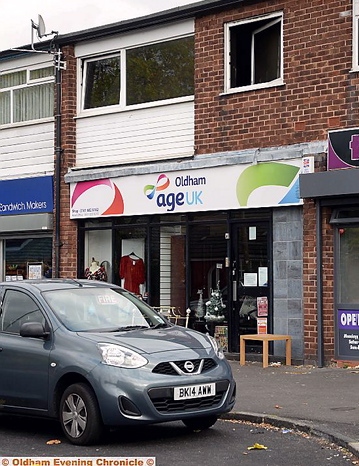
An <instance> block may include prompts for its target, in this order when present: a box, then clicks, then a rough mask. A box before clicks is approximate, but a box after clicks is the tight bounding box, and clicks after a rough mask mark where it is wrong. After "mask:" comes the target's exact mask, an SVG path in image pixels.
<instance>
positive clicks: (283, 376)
mask: <svg viewBox="0 0 359 466" xmlns="http://www.w3.org/2000/svg"><path fill="white" fill-rule="evenodd" d="M228 362H229V363H230V365H231V367H232V372H233V376H234V378H235V380H236V382H237V399H236V404H235V406H234V409H233V410H232V412H231V413H228V414H227V415H226V416H225V417H226V418H227V419H228V418H230V419H239V420H244V421H250V422H254V423H259V424H260V423H266V424H270V425H274V426H276V427H281V428H287V429H295V430H300V431H302V432H306V433H309V434H312V435H315V436H319V437H323V438H325V439H326V440H328V441H330V442H332V443H335V444H337V445H339V446H341V447H344V448H346V449H348V450H349V451H350V452H351V453H353V454H354V455H355V456H357V457H358V458H359V366H358V367H351V368H340V367H336V366H328V367H323V368H320V367H316V366H310V365H299V366H296V365H292V366H285V365H283V364H282V363H280V362H278V363H277V362H274V363H271V364H270V365H269V367H267V368H265V369H264V368H263V367H262V364H261V362H246V365H245V366H240V364H239V359H237V360H235V359H233V360H231V359H228Z"/></svg>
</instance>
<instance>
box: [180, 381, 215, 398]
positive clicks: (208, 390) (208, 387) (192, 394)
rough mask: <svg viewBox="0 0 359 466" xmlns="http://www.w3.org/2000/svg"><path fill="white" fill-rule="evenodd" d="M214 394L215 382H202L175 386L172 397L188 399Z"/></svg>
mask: <svg viewBox="0 0 359 466" xmlns="http://www.w3.org/2000/svg"><path fill="white" fill-rule="evenodd" d="M215 394H216V384H215V383H204V384H201V385H188V386H187V387H175V388H174V394H173V398H174V399H175V400H188V399H190V398H203V397H205V396H213V395H215Z"/></svg>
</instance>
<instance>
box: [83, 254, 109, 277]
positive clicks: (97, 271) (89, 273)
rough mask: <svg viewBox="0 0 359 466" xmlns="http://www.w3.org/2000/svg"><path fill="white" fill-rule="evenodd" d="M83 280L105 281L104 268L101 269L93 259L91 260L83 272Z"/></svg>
mask: <svg viewBox="0 0 359 466" xmlns="http://www.w3.org/2000/svg"><path fill="white" fill-rule="evenodd" d="M85 278H87V279H88V280H100V281H102V282H106V281H107V273H106V269H105V267H102V266H101V265H100V264H99V263H98V261H97V260H95V258H94V257H93V258H92V261H91V265H90V267H87V269H86V270H85Z"/></svg>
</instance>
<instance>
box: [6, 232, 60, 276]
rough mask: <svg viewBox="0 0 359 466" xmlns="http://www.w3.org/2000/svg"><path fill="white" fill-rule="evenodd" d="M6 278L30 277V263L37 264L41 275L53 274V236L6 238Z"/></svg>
mask: <svg viewBox="0 0 359 466" xmlns="http://www.w3.org/2000/svg"><path fill="white" fill-rule="evenodd" d="M4 255H5V274H4V275H5V280H7V281H12V280H23V279H27V278H30V277H29V265H32V264H37V265H38V268H39V271H40V276H41V277H43V278H51V275H52V262H51V258H52V238H51V237H39V238H12V239H5V240H4Z"/></svg>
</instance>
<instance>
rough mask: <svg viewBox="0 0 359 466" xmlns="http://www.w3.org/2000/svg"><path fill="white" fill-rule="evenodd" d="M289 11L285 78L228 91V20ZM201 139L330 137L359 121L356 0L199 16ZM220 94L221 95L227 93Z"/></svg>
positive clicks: (200, 146)
mask: <svg viewBox="0 0 359 466" xmlns="http://www.w3.org/2000/svg"><path fill="white" fill-rule="evenodd" d="M280 11H283V14H284V16H283V18H284V23H283V27H284V33H283V35H284V60H283V63H284V85H281V86H276V87H273V88H267V89H262V90H255V91H247V92H239V93H234V94H227V95H223V91H224V33H223V31H224V24H225V23H227V22H230V21H235V20H241V19H245V18H251V17H254V16H256V15H262V14H267V13H271V12H280ZM196 31H197V32H196V50H195V57H196V58H195V59H196V75H195V82H196V94H195V117H196V118H195V145H196V151H197V153H198V154H204V153H213V152H224V151H233V150H241V149H246V148H252V147H268V146H275V147H276V146H280V145H286V144H293V143H299V142H303V141H315V140H323V139H326V134H327V131H328V130H329V129H335V128H342V127H350V126H356V125H357V121H358V117H359V112H358V101H359V100H358V88H357V87H358V84H359V81H358V73H350V70H351V42H352V37H351V31H352V15H351V2H350V1H349V0H346V1H337V0H336V1H334V0H325V1H324V0H314V1H309V0H302V1H300V2H298V1H296V0H291V1H286V2H283V1H270V2H269V1H268V2H262V3H259V4H251V3H248V4H247V5H244V6H242V5H238V8H236V9H233V10H228V11H223V12H222V13H219V14H216V15H210V16H206V17H203V18H200V19H198V20H197V22H196ZM221 94H222V95H221Z"/></svg>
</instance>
